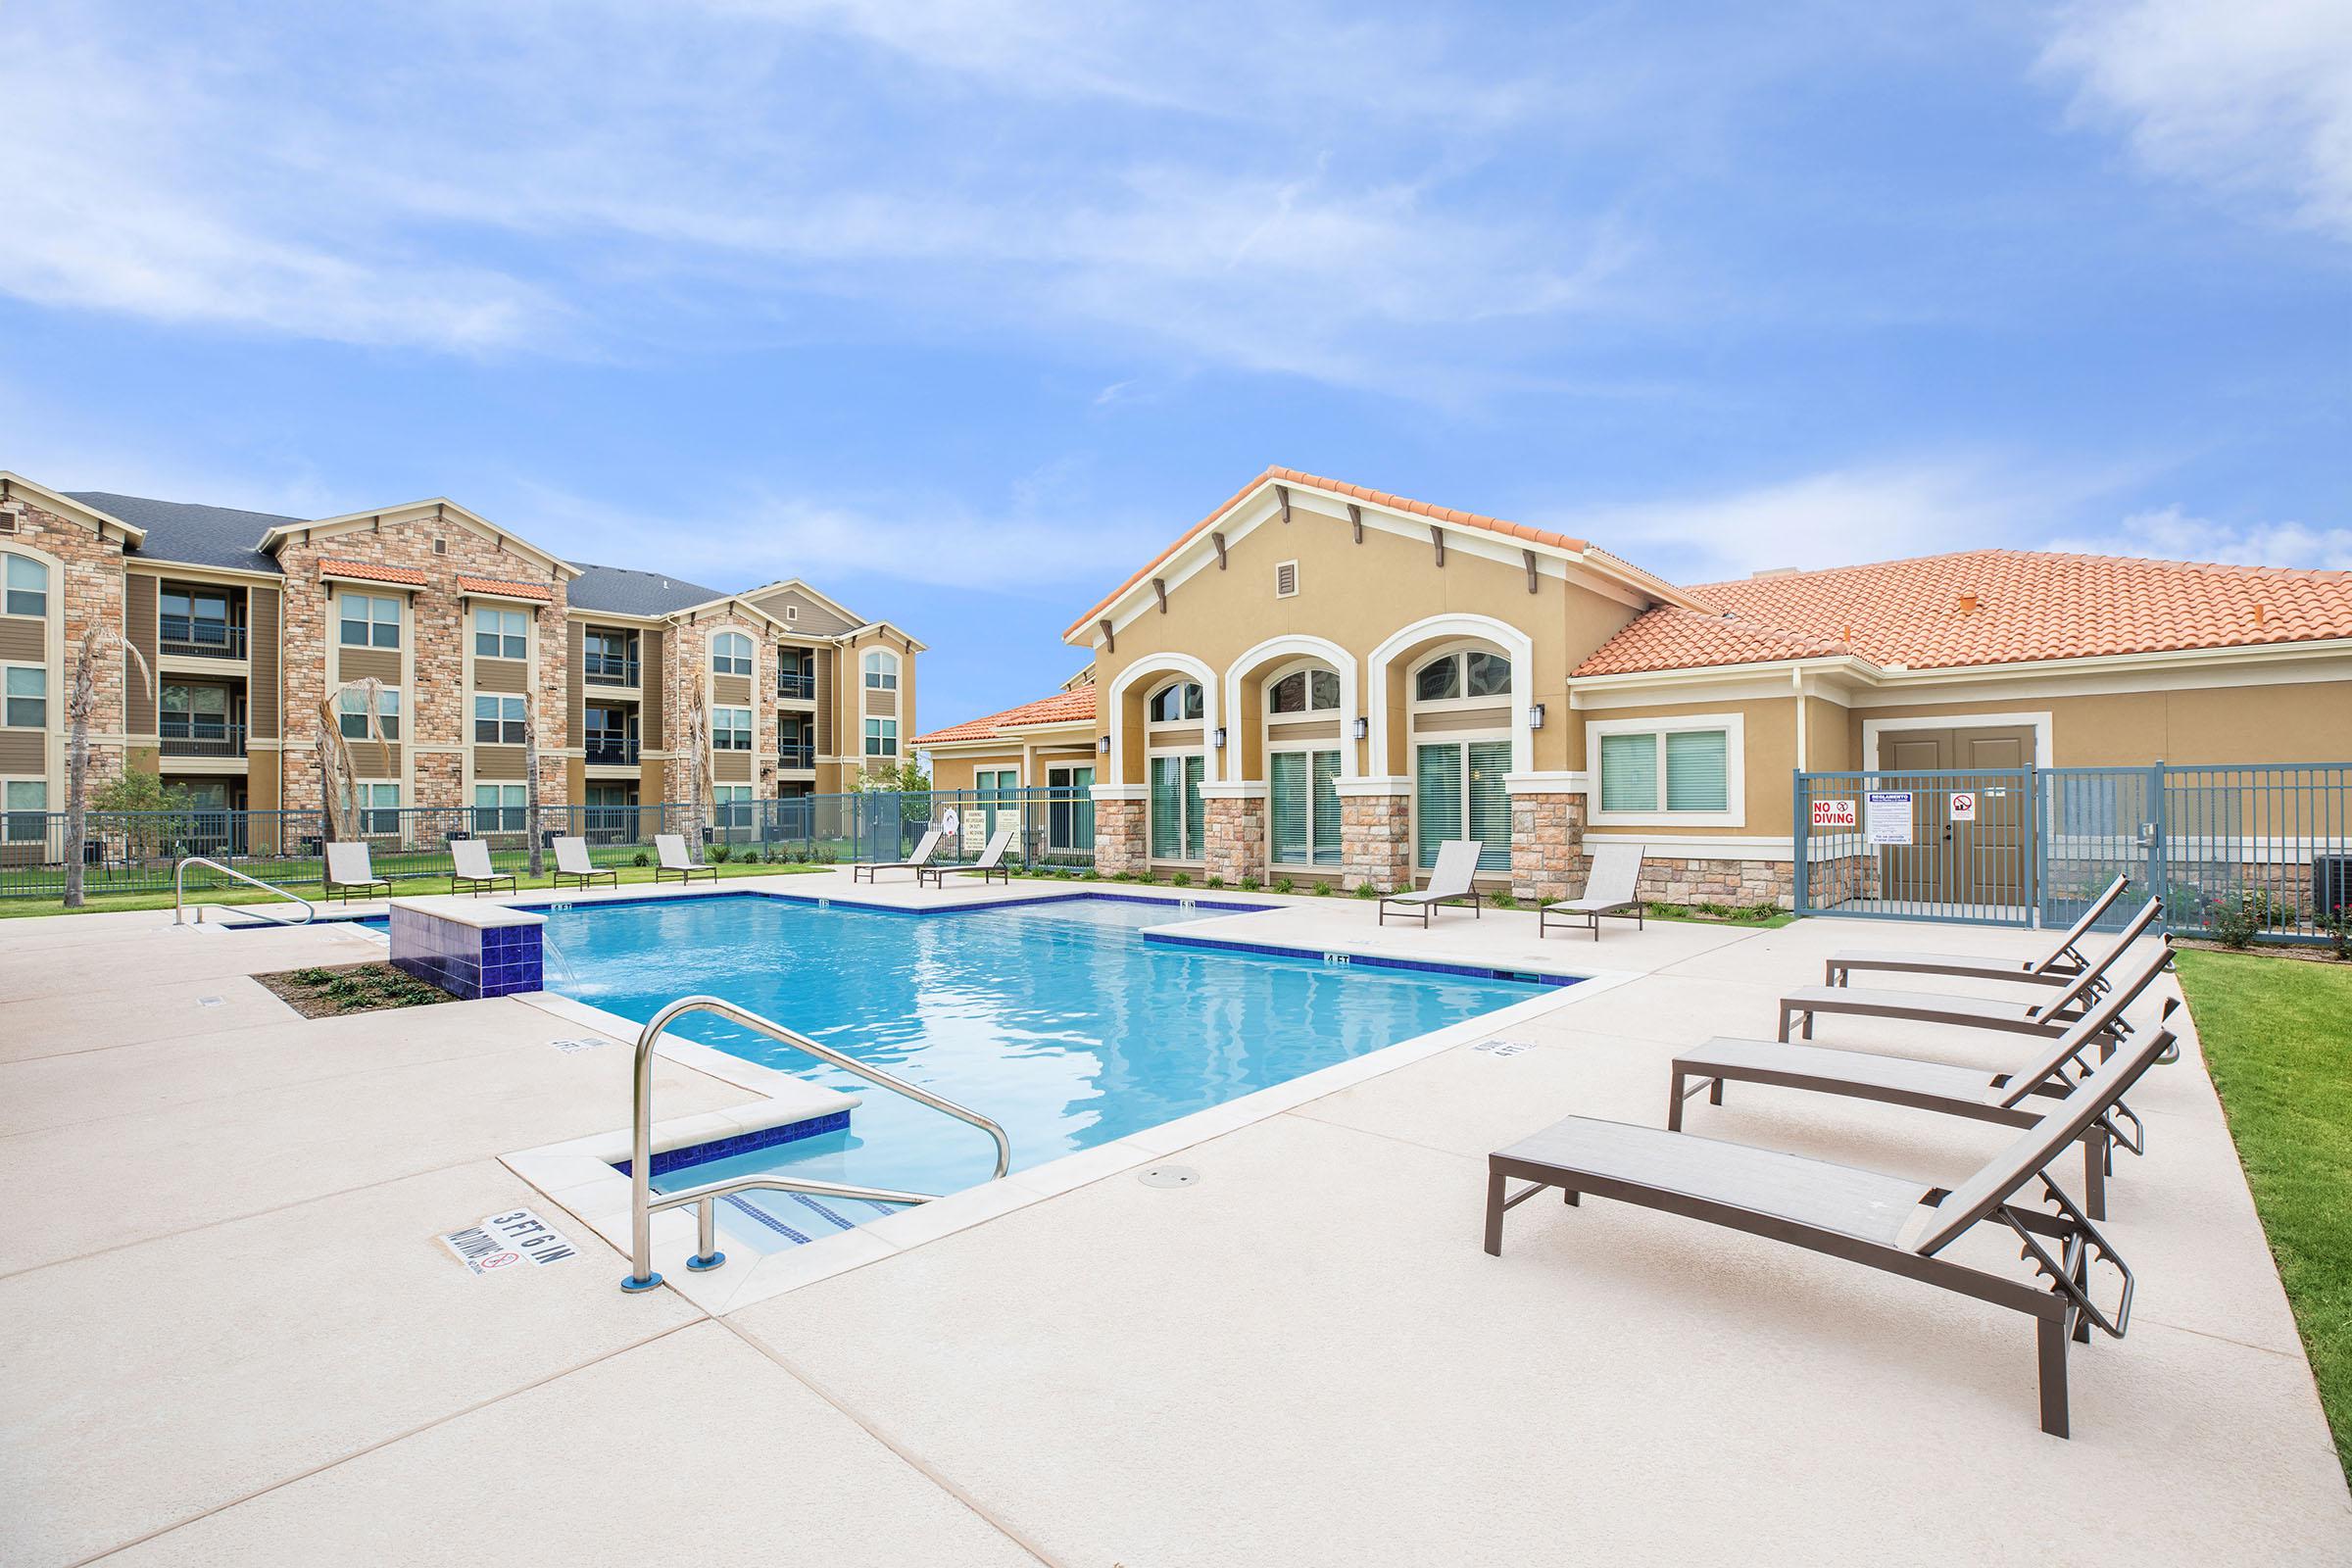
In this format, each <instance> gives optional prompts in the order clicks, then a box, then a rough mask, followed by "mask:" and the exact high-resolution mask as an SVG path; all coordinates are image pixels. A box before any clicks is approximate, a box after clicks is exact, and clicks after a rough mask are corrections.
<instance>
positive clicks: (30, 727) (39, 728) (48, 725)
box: [0, 616, 161, 779]
mask: <svg viewBox="0 0 2352 1568" xmlns="http://www.w3.org/2000/svg"><path fill="white" fill-rule="evenodd" d="M19 618H20V619H29V618H31V617H29V616H20V617H19ZM12 669H29V670H31V671H33V672H34V673H35V674H37V675H39V676H40V677H41V721H40V722H39V723H38V724H11V723H10V722H9V721H8V672H9V671H10V670H12ZM56 684H57V682H56V681H54V680H52V679H50V677H49V666H48V665H47V664H27V663H23V662H19V661H16V660H13V659H12V660H10V661H9V662H7V663H5V664H0V729H17V730H23V731H25V733H27V734H32V735H46V734H48V733H49V732H50V731H51V730H53V729H56V728H58V727H59V725H58V718H59V714H58V711H57V694H56V692H55V691H54V690H52V688H53V687H55V686H56ZM158 701H161V699H160V698H159V699H158ZM24 776H25V778H28V779H29V778H31V777H32V776H33V775H31V774H29V773H27V774H25V775H24Z"/></svg>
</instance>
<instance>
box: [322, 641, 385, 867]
mask: <svg viewBox="0 0 2352 1568" xmlns="http://www.w3.org/2000/svg"><path fill="white" fill-rule="evenodd" d="M383 690H384V683H383V682H382V681H380V680H377V679H376V678H375V677H374V676H372V675H370V676H368V678H367V679H366V680H350V681H345V682H344V683H343V684H342V685H340V686H337V687H336V688H334V689H333V690H332V691H330V692H328V693H327V694H326V695H325V696H323V697H321V698H319V805H320V807H321V808H322V809H324V811H325V814H326V837H328V838H329V839H347V838H353V837H356V836H357V835H356V834H355V833H354V832H353V829H354V828H355V827H356V826H357V825H358V814H359V788H360V785H359V766H358V764H357V763H355V762H353V761H352V760H351V743H350V742H349V741H347V740H345V739H344V738H343V724H342V718H341V714H340V711H339V705H340V704H341V702H342V700H343V695H344V693H346V692H358V693H359V694H360V696H361V699H362V703H363V706H364V707H365V708H366V709H367V711H368V738H369V739H370V740H372V741H374V742H375V755H376V760H378V761H380V762H382V763H384V764H385V765H386V766H387V767H389V766H390V765H391V761H392V754H391V752H390V750H389V749H388V748H387V747H386V745H385V743H384V726H383V722H382V720H381V717H380V716H379V714H378V710H379V709H380V708H382V706H383Z"/></svg>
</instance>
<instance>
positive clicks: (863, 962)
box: [547, 896, 1559, 1250]
mask: <svg viewBox="0 0 2352 1568" xmlns="http://www.w3.org/2000/svg"><path fill="white" fill-rule="evenodd" d="M1230 912H1231V907H1181V906H1177V905H1173V904H1169V903H1165V902H1145V901H1139V900H1129V899H1117V898H1100V897H1090V898H1073V899H1063V900H1054V901H1051V902H1040V903H1033V904H1026V905H1010V906H999V907H991V908H974V909H960V910H953V911H931V912H924V913H919V914H916V913H905V912H895V911H884V910H875V909H866V908H858V907H851V906H845V905H840V904H835V905H832V906H830V907H817V906H815V905H813V904H809V903H803V902H791V901H786V900H781V899H770V898H760V897H757V896H727V897H718V898H701V899H673V900H666V901H661V902H654V903H646V904H636V905H628V906H623V907H607V908H594V907H580V908H574V909H568V910H566V909H560V908H559V909H554V910H551V911H549V913H548V926H547V932H548V935H549V936H550V937H552V938H553V939H554V944H555V947H556V948H557V949H558V950H559V951H560V952H561V954H562V956H563V961H561V962H557V961H553V960H551V962H550V966H549V973H548V984H549V987H550V989H552V990H557V991H560V992H562V993H564V995H567V996H572V997H576V998H578V999H579V1000H580V1001H583V1002H586V1003H590V1004H592V1005H596V1006H599V1007H603V1008H605V1009H607V1010H608V1011H611V1012H615V1013H618V1014H620V1015H622V1016H624V1017H627V1018H631V1019H635V1020H637V1021H638V1022H643V1021H644V1020H646V1019H648V1018H650V1017H652V1016H653V1015H654V1013H655V1012H657V1011H659V1010H660V1009H661V1008H662V1007H663V1006H665V1005H668V1004H669V1003H671V1002H673V1001H675V1000H676V999H677V998H679V997H682V996H686V995H689V994H692V993H697V992H707V993H709V994H711V995H713V996H718V997H723V998H725V999H726V1000H728V1001H730V1002H734V1003H736V1004H739V1005H743V1006H746V1007H749V1008H751V1009H752V1010H753V1011H755V1012H759V1013H762V1014H764V1015H766V1016H767V1017H770V1018H773V1019H775V1020H776V1021H778V1022H779V1023H782V1024H784V1025H785V1026H786V1027H788V1028H792V1029H797V1030H799V1031H800V1032H801V1033H803V1034H806V1035H808V1036H809V1037H810V1038H812V1039H814V1040H817V1041H819V1042H821V1043H823V1044H825V1045H828V1046H831V1047H833V1048H834V1049H835V1050H837V1051H841V1052H843V1053H845V1054H849V1055H852V1056H855V1057H857V1058H858V1059H859V1060H861V1061H864V1062H867V1063H869V1064H871V1065H873V1066H877V1067H880V1068H882V1069H884V1070H886V1071H888V1072H891V1073H894V1074H897V1075H898V1076H900V1077H903V1078H906V1079H908V1080H910V1081H911V1082H914V1083H917V1084H920V1085H922V1086H923V1087H925V1088H927V1089H929V1090H931V1091H932V1092H934V1093H936V1094H939V1095H943V1096H945V1097H947V1098H948V1099H950V1100H953V1101H956V1102H957V1103H960V1104H963V1105H967V1106H969V1107H971V1108H972V1109H974V1110H976V1111H979V1112H980V1113H982V1114H983V1115H987V1116H991V1117H994V1118H995V1119H996V1120H997V1121H999V1122H1001V1123H1003V1124H1004V1127H1005V1133H1006V1135H1007V1136H1008V1137H1009V1138H1010V1140H1011V1142H1012V1164H1013V1168H1014V1169H1015V1170H1020V1169H1025V1168H1027V1167H1028V1166H1031V1165H1038V1164H1043V1163H1044V1162H1046V1161H1048V1160H1052V1159H1057V1158H1059V1157H1061V1156H1062V1155H1064V1154H1068V1153H1072V1152H1076V1151H1079V1150H1083V1149H1088V1148H1092V1147H1093V1146H1095V1145H1097V1144H1102V1143H1107V1142H1109V1141H1111V1140H1113V1139H1117V1138H1122V1137H1125V1136H1127V1135H1128V1134H1130V1133H1135V1132H1140V1131H1142V1130H1143V1129H1145V1128H1148V1127H1152V1126H1156V1125H1157V1124H1159V1123H1161V1122H1164V1121H1168V1120H1171V1119H1172V1118H1174V1117H1177V1116H1182V1115H1185V1114H1188V1113H1189V1112H1192V1111H1196V1110H1202V1109H1205V1108H1207V1107H1208V1106H1211V1105H1216V1104H1220V1103H1224V1102H1226V1101H1228V1100H1232V1099H1235V1098H1237V1097H1238V1096H1241V1095H1246V1094H1249V1093H1250V1092H1251V1091H1252V1090H1256V1089H1262V1088H1265V1087H1267V1086H1268V1085H1272V1084H1278V1083H1282V1082H1285V1081H1287V1080H1289V1079H1292V1078H1296V1077H1299V1076H1300V1075H1301V1074H1304V1073H1308V1072H1312V1071H1314V1070H1316V1069H1317V1068H1320V1067H1326V1066H1329V1065H1331V1064H1332V1063H1333V1062H1337V1061H1344V1060H1347V1059H1348V1058H1350V1057H1354V1056H1360V1055H1362V1054H1365V1053H1367V1052H1372V1051H1378V1050H1380V1049H1381V1048H1383V1047H1385V1046H1390V1045H1394V1044H1396V1043H1397V1042H1398V1041H1401V1040H1407V1039H1411V1038H1412V1037H1414V1036H1416V1035H1422V1034H1426V1033H1428V1032H1430V1031H1431V1030H1434V1029H1440V1028H1444V1027H1445V1026H1446V1025H1448V1024H1452V1023H1458V1022H1461V1021H1462V1020H1464V1019H1466V1018H1470V1017H1473V1016H1475V1015H1477V1014H1479V1013H1482V1012H1488V1011H1492V1010H1493V1009H1495V1008H1497V1007H1501V1006H1506V1005H1510V1004H1512V1003H1516V1002H1525V1001H1528V1000H1530V999H1531V998H1534V997H1538V996H1541V995H1544V990H1545V987H1546V986H1547V985H1556V984H1558V983H1559V982H1558V981H1557V980H1552V981H1547V982H1545V983H1544V984H1543V985H1539V984H1535V983H1530V982H1528V981H1513V980H1503V979H1489V978H1482V977H1475V976H1470V975H1460V974H1449V973H1440V972H1433V971H1429V970H1420V969H1400V968H1389V967H1376V966H1372V965H1368V964H1363V963H1354V964H1347V965H1341V964H1332V963H1327V962H1325V961H1323V960H1322V959H1321V958H1320V957H1319V956H1317V957H1308V956H1300V957H1288V956H1266V955H1258V954H1246V953H1239V952H1232V951H1220V950H1215V949H1207V948H1201V947H1186V946H1178V945H1172V944H1168V943H1162V942H1152V941H1147V940H1145V938H1144V936H1143V932H1144V930H1145V928H1146V927H1152V926H1160V927H1165V926H1172V925H1180V924H1183V923H1186V922H1189V921H1192V920H1196V919H1202V918H1209V917H1213V916H1217V915H1221V914H1226V913H1230ZM673 1032H674V1033H676V1034H679V1035H681V1036H684V1037H685V1038H687V1039H691V1040H696V1041H700V1042H702V1043H703V1044H705V1045H710V1046H714V1047H716V1048H718V1049H719V1050H722V1051H726V1052H729V1053H731V1054H735V1055H738V1056H742V1057H745V1058H748V1059H750V1060H753V1061H759V1062H764V1063H767V1064H768V1065H771V1066H775V1067H778V1068H781V1069H782V1070H784V1071H786V1072H790V1073H793V1074H795V1075H797V1076H799V1077H802V1078H805V1079H808V1080H809V1081H810V1082H813V1083H819V1084H823V1085H825V1086H826V1087H828V1088H835V1089H840V1090H843V1091H845V1092H848V1093H852V1094H857V1095H859V1096H860V1097H861V1103H860V1104H859V1105H858V1108H857V1110H856V1111H855V1112H853V1113H852V1115H851V1118H850V1123H851V1125H850V1130H849V1131H847V1132H835V1133H829V1134H824V1135H820V1136H817V1137H813V1138H809V1139H804V1140H802V1141H799V1142H796V1143H791V1144H785V1145H779V1146H775V1147H771V1148H767V1149H762V1150H759V1151H755V1152H749V1153H745V1154H741V1155H737V1156H735V1157H733V1158H728V1159H718V1160H712V1161H709V1162H705V1163H701V1164H696V1165H692V1166H688V1167H685V1168H683V1169H679V1170H675V1171H672V1172H670V1173H668V1174H666V1175H663V1176H658V1177H657V1178H656V1183H655V1185H656V1186H657V1187H659V1188H662V1189H663V1190H667V1191H676V1190H678V1189H680V1188H684V1187H690V1186H696V1185H699V1184H701V1183H703V1182H708V1181H714V1180H718V1179H720V1178H722V1177H727V1176H736V1175H747V1174H751V1173H753V1172H776V1171H782V1172H786V1173H789V1174H793V1175H801V1176H809V1177H814V1178H817V1179H819V1180H824V1181H838V1182H850V1183H855V1184H858V1185H861V1186H872V1187H888V1188H896V1189H899V1190H902V1191H914V1192H931V1193H948V1192H954V1191H956V1190H957V1189H959V1188H963V1187H968V1186H971V1185H973V1184H975V1183H977V1182H981V1181H985V1180H987V1179H988V1177H989V1174H990V1172H991V1169H992V1167H993V1164H994V1157H995V1150H994V1147H993V1146H992V1144H991V1143H990V1141H989V1139H988V1137H987V1135H986V1134H985V1133H982V1132H980V1131H979V1130H977V1129H975V1128H973V1127H970V1126H967V1125H966V1124H964V1123H962V1122H959V1121H956V1120H955V1119H953V1118H951V1117H948V1116H944V1115H942V1114H940V1113H939V1112H938V1111H935V1110H931V1109H929V1108H927V1107H925V1106H922V1105H919V1104H916V1103H913V1102H911V1101H907V1100H906V1099H904V1098H903V1097H901V1096H898V1095H894V1094H891V1093H890V1092H888V1091H887V1090H882V1089H877V1088H875V1087H874V1086H872V1085H870V1084H866V1083H864V1082H863V1081H862V1080H859V1079H858V1078H855V1077H853V1076H851V1075H850V1074H847V1073H844V1072H840V1071H839V1070H837V1069H834V1068H831V1067H827V1066H825V1065H824V1064H822V1063H819V1062H815V1061H812V1060H810V1059H809V1057H807V1056H805V1055H802V1054H799V1053H798V1052H795V1051H793V1050H791V1049H790V1048H789V1047H786V1046H782V1045H779V1044H777V1043H775V1042H773V1041H771V1040H769V1039H767V1038H766V1037H765V1036H762V1035H759V1034H755V1033H753V1032H751V1031H749V1030H744V1029H741V1028H738V1027H736V1026H734V1025H732V1024H729V1023H727V1022H726V1021H725V1020H724V1019H720V1018H714V1017H711V1016H709V1015H707V1014H705V1015H699V1016H690V1017H688V1018H686V1019H684V1020H681V1021H680V1022H679V1023H678V1024H677V1025H676V1026H675V1028H674V1030H673ZM657 1114H659V1107H657ZM730 1208H731V1209H732V1210H733V1212H732V1213H729V1212H728V1210H729V1209H730ZM721 1211H722V1218H723V1219H724V1220H725V1223H726V1228H727V1229H728V1231H729V1232H730V1234H731V1235H732V1236H733V1238H734V1240H735V1241H736V1242H737V1243H738V1244H740V1245H750V1246H754V1247H762V1248H766V1249H769V1250H772V1249H773V1248H775V1247H780V1246H791V1245H796V1244H797V1243H798V1242H800V1241H803V1240H807V1239H809V1238H811V1237H813V1236H818V1235H825V1234H831V1233H832V1232H834V1231H837V1230H841V1229H846V1228H848V1227H849V1226H850V1225H853V1224H856V1223H858V1222H859V1221H861V1220H863V1219H867V1218H871V1217H873V1215H874V1214H875V1213H877V1212H887V1209H885V1208H883V1206H882V1205H878V1204H871V1203H862V1202H850V1203H845V1202H842V1201H836V1200H816V1201H807V1200H803V1199H800V1198H798V1197H795V1196H792V1195H786V1194H780V1193H748V1194H743V1195H740V1201H736V1200H730V1201H726V1202H724V1203H722V1205H721ZM747 1228H748V1233H747Z"/></svg>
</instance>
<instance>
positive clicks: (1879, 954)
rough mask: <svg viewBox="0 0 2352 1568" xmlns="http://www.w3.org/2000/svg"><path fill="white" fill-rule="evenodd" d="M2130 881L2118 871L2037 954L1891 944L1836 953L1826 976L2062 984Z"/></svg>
mask: <svg viewBox="0 0 2352 1568" xmlns="http://www.w3.org/2000/svg"><path fill="white" fill-rule="evenodd" d="M2130 886H2131V878H2130V877H2128V876H2119V877H2117V878H2116V879H2115V880H2114V881H2112V882H2110V883H2108V884H2107V887H2106V890H2105V891H2104V892H2102V893H2101V894H2100V895H2099V896H2098V897H2097V898H2095V899H2093V900H2091V901H2090V907H2089V908H2087V909H2084V910H2083V911H2082V918H2081V919H2079V920H2077V921H2076V922H2075V923H2074V924H2073V925H2072V926H2070V927H2068V928H2067V933H2066V935H2064V936H2062V937H2060V938H2059V939H2058V945H2057V946H2056V947H2054V948H2052V949H2051V950H2050V951H2049V952H2048V953H2045V954H2043V955H2042V956H2040V957H2038V958H2034V959H2030V960H2023V961H2021V960H2019V959H2016V958H1985V957H1972V956H1969V955H1967V954H1962V953H1900V952H1896V951H1894V950H1892V949H1886V950H1871V951H1863V952H1845V953H1833V954H1832V955H1830V957H1829V961H1828V962H1827V963H1826V964H1825V965H1824V966H1823V970H1822V978H1823V979H1824V980H1826V981H1827V982H1829V983H1830V984H1831V985H1834V986H1841V985H1843V984H1845V982H1846V977H1847V976H1848V975H1851V974H1855V973H1858V972H1861V971H1863V970H1874V971H1880V972H1885V973H1891V974H1942V975H1952V976H1956V977H1958V978H1962V979H1968V980H2016V981H2019V982H2021V983H2023V984H2026V985H2036V986H2062V985H2065V984H2067V983H2068V982H2069V981H2071V980H2073V979H2074V978H2075V976H2077V975H2079V974H2081V973H2082V971H2083V970H2084V969H2085V968H2087V967H2089V964H2090V959H2089V958H2088V956H2085V955H2084V954H2083V952H2082V946H2081V944H2082V939H2083V938H2084V937H2086V936H2088V935H2089V934H2090V928H2091V927H2092V926H2094V925H2096V924H2097V923H2098V922H2099V918H2100V916H2102V915H2104V914H2105V913H2106V912H2107V910H2108V907H2110V906H2112V905H2113V904H2114V903H2115V901H2116V900H2118V899H2120V898H2122V897H2123V896H2124V890H2125V889H2126V888H2128V887H2130Z"/></svg>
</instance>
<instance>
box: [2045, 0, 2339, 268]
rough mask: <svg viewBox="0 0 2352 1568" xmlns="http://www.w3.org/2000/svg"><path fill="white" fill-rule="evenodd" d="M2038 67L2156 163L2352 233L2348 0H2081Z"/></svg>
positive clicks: (2060, 23) (2163, 170) (2059, 25)
mask: <svg viewBox="0 0 2352 1568" xmlns="http://www.w3.org/2000/svg"><path fill="white" fill-rule="evenodd" d="M2043 65H2044V67H2045V69H2047V70H2048V71H2050V72H2051V73H2056V74H2058V75H2061V76H2064V77H2066V78H2069V79H2072V80H2074V81H2075V82H2077V83H2078V84H2079V97H2078V104H2079V106H2080V108H2081V110H2082V112H2083V113H2084V114H2085V115H2086V116H2087V117H2090V118H2092V119H2095V120H2098V121H2102V122H2109V123H2119V124H2121V125H2122V126H2123V127H2124V128H2125V130H2126V132H2127V134H2128V135H2129V136H2130V138H2131V146H2132V149H2133V151H2134V152H2135V153H2137V155H2138V156H2139V157H2140V159H2141V160H2142V161H2144V162H2145V163H2146V164H2147V166H2148V167H2149V168H2150V169H2152V170H2154V171H2155V172H2158V173H2160V174H2163V175H2166V176H2168V177H2174V178H2180V179H2187V180H2193V181H2197V182H2199V183H2202V184H2206V185H2210V186H2213V187H2215V188H2218V189H2220V190H2223V191H2226V192H2229V193H2232V194H2235V195H2240V196H2250V197H2254V198H2258V199H2262V200H2266V201H2272V202H2281V203H2283V204H2284V206H2285V208H2286V210H2287V211H2288V212H2289V213H2290V214H2291V215H2292V216H2293V217H2294V218H2295V219H2296V220H2297V221H2301V222H2304V223H2307V224H2309V225H2311V226H2314V227H2317V228H2320V229H2323V230H2326V231H2328V232H2331V233H2333V234H2335V235H2336V236H2337V237H2338V238H2342V239H2352V6H2347V5H2345V4H2344V3H2343V0H2258V3H2251V4H2250V3H2246V0H2082V3H2079V4H2073V5H2069V6H2067V7H2065V8H2064V9H2063V10H2061V11H2060V12H2058V13H2057V22H2056V28H2055V31H2054V34H2053V36H2052V37H2051V39H2050V42H2049V45H2048V48H2047V50H2046V51H2045V53H2044V55H2043Z"/></svg>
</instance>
